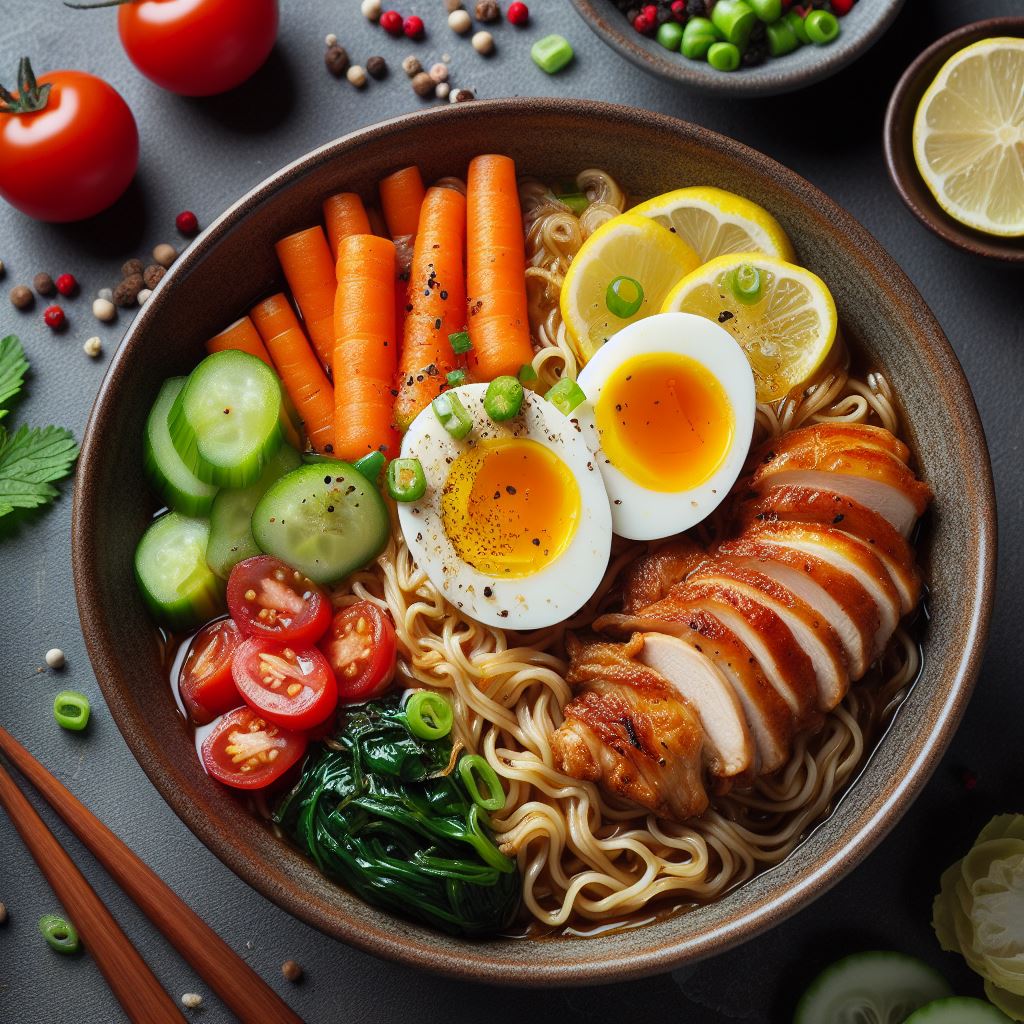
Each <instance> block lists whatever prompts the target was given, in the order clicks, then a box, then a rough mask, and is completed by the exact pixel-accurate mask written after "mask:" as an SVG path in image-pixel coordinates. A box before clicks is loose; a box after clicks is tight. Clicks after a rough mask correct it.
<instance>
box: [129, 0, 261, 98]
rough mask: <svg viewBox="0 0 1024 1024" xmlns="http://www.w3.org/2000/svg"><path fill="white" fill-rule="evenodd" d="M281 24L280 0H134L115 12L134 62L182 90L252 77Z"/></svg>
mask: <svg viewBox="0 0 1024 1024" xmlns="http://www.w3.org/2000/svg"><path fill="white" fill-rule="evenodd" d="M277 25H278V11H277V0H133V2H132V3H126V4H123V5H122V6H121V8H120V10H119V11H118V13H117V29H118V32H119V33H120V35H121V44H122V45H123V46H124V49H125V52H126V53H127V54H128V57H129V59H130V60H131V62H132V63H133V64H134V65H135V66H136V67H137V68H138V69H139V71H141V72H142V73H143V74H144V75H145V76H146V77H147V78H148V79H150V81H153V82H156V84H157V85H159V86H161V88H164V89H169V90H170V91H171V92H176V93H179V94H180V95H182V96H215V95H217V94H218V93H222V92H227V91H228V89H234V88H235V86H236V85H241V84H242V83H243V82H244V81H245V80H246V79H248V78H251V77H252V76H253V75H254V74H255V73H256V72H257V71H258V70H259V69H260V68H261V67H262V66H263V64H264V62H265V61H266V59H267V57H268V56H269V55H270V51H271V50H272V49H273V46H274V41H275V40H276V39H277Z"/></svg>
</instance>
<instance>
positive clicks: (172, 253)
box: [139, 242, 178, 274]
mask: <svg viewBox="0 0 1024 1024" xmlns="http://www.w3.org/2000/svg"><path fill="white" fill-rule="evenodd" d="M177 258H178V250H177V249H175V248H174V246H173V245H168V244H167V243H166V242H161V243H160V244H159V245H158V246H156V248H154V249H153V262H154V263H159V264H160V266H161V267H169V266H170V265H171V264H172V263H173V262H174V261H175V260H176V259H177ZM140 262H141V261H140ZM139 273H140V274H141V273H142V268H141V267H140V268H139Z"/></svg>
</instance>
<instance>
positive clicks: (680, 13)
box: [669, 0, 686, 24]
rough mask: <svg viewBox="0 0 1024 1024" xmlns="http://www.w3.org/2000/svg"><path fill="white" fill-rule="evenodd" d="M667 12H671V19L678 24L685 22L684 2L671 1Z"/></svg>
mask: <svg viewBox="0 0 1024 1024" xmlns="http://www.w3.org/2000/svg"><path fill="white" fill-rule="evenodd" d="M669 10H671V12H672V17H673V18H675V19H676V21H678V22H679V23H680V24H683V23H684V22H685V21H686V0H672V6H671V7H670V8H669Z"/></svg>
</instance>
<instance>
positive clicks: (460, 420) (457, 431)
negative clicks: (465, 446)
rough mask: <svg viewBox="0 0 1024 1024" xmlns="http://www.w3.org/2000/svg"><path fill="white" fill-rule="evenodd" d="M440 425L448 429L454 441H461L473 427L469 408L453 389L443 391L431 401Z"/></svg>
mask: <svg viewBox="0 0 1024 1024" xmlns="http://www.w3.org/2000/svg"><path fill="white" fill-rule="evenodd" d="M430 407H431V408H432V409H433V410H434V415H435V416H436V417H437V419H438V421H439V422H440V424H441V426H442V427H444V429H445V430H447V431H448V433H449V434H451V435H452V437H454V438H455V440H456V441H461V440H462V439H463V438H464V437H465V436H466V435H467V434H468V433H469V432H470V431H471V430H472V429H473V417H472V416H470V415H469V410H468V409H467V408H466V407H465V406H464V405H463V404H462V399H461V398H459V396H458V395H457V394H455V392H454V391H445V392H444V394H441V395H438V396H437V398H435V399H434V400H433V401H432V402H431V403H430Z"/></svg>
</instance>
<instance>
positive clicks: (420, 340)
mask: <svg viewBox="0 0 1024 1024" xmlns="http://www.w3.org/2000/svg"><path fill="white" fill-rule="evenodd" d="M465 232H466V197H465V196H463V195H462V193H461V192H456V191H454V190H453V189H450V188H432V189H430V190H429V191H428V192H427V195H426V198H425V199H424V200H423V210H422V212H421V214H420V223H419V231H418V232H417V235H416V247H415V249H414V250H413V257H412V268H411V277H410V279H409V304H410V305H411V306H412V309H411V310H410V311H409V314H408V316H407V317H406V320H405V334H404V338H403V344H402V358H401V362H400V365H399V377H398V398H397V399H396V401H395V423H396V424H397V426H398V428H399V430H405V429H406V428H407V427H408V426H409V424H410V423H411V422H412V421H413V419H414V418H415V416H416V414H417V413H418V412H419V411H420V410H421V409H424V408H425V407H426V406H427V405H429V404H430V402H431V401H432V400H433V399H435V398H436V397H437V396H438V395H439V394H440V393H441V391H442V390H443V388H444V386H445V375H446V374H447V373H448V371H449V370H453V369H454V368H455V366H456V363H457V359H456V356H455V353H454V352H453V351H452V346H451V342H450V341H449V340H448V337H449V335H451V334H455V333H457V332H459V331H462V330H463V329H464V328H465V324H466V288H465V284H464V279H463V273H464V270H463V255H464V252H465Z"/></svg>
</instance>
